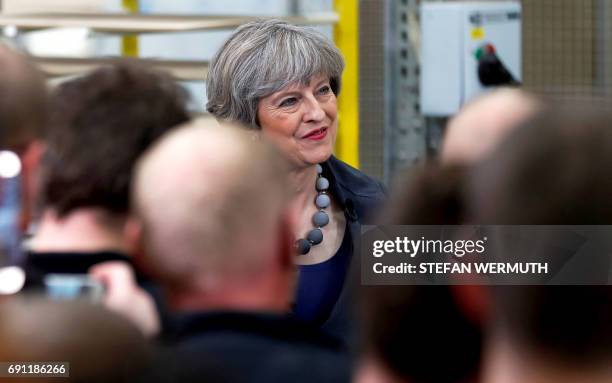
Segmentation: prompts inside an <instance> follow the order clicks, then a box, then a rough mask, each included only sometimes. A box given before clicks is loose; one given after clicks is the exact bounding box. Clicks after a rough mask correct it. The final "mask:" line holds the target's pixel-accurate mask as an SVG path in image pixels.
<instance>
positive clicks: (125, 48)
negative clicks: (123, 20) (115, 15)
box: [121, 0, 140, 57]
mask: <svg viewBox="0 0 612 383" xmlns="http://www.w3.org/2000/svg"><path fill="white" fill-rule="evenodd" d="M138 1H139V0H122V4H123V9H125V10H126V11H128V12H129V13H138V10H139V8H140V7H139V4H138ZM138 53H139V47H138V36H137V35H125V36H123V37H121V54H122V55H123V56H126V57H138Z"/></svg>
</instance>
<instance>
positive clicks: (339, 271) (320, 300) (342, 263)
mask: <svg viewBox="0 0 612 383" xmlns="http://www.w3.org/2000/svg"><path fill="white" fill-rule="evenodd" d="M352 252H353V246H352V242H351V234H350V231H349V230H348V227H347V228H346V229H345V231H344V237H343V239H342V244H341V245H340V248H339V249H338V252H336V254H335V255H334V256H333V257H331V258H329V259H328V260H326V261H325V262H321V263H317V264H314V265H301V266H299V271H300V274H299V283H298V287H297V292H296V304H295V307H294V309H293V312H294V315H295V317H296V318H297V319H299V320H301V321H304V322H309V323H312V324H315V325H317V326H320V325H322V324H323V323H324V322H325V321H326V320H327V318H329V315H330V314H331V311H332V309H333V308H334V305H335V304H336V302H337V301H338V297H340V293H341V292H342V288H343V287H344V280H345V277H346V272H347V270H348V265H349V262H350V259H351V254H352ZM303 256H307V255H303Z"/></svg>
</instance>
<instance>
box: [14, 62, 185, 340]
mask: <svg viewBox="0 0 612 383" xmlns="http://www.w3.org/2000/svg"><path fill="white" fill-rule="evenodd" d="M187 101H188V96H187V94H186V92H185V91H184V90H183V89H182V88H181V87H180V85H178V84H177V83H176V82H175V81H174V80H173V79H172V78H171V77H170V76H168V75H166V74H165V73H161V72H157V71H155V70H152V69H150V68H147V67H146V66H144V65H142V64H138V63H137V62H135V61H118V62H117V63H115V64H113V65H109V66H106V67H103V68H100V69H97V70H95V71H94V72H92V73H90V74H88V75H86V76H83V77H80V78H77V79H74V80H70V81H67V82H65V83H63V84H61V85H59V86H58V88H57V89H56V90H55V92H54V93H53V95H52V109H51V117H50V129H49V135H48V137H49V138H48V141H47V142H48V149H47V152H46V154H45V157H44V159H43V161H44V163H43V174H42V176H43V178H42V180H41V183H42V192H41V194H42V200H43V213H42V218H41V220H40V222H39V226H38V230H37V231H36V233H35V236H34V237H33V239H32V240H31V243H30V251H29V253H28V260H27V264H26V278H27V284H28V286H41V285H42V284H43V280H44V278H45V276H47V275H48V274H51V273H59V274H86V273H87V272H88V271H89V269H90V268H91V267H92V266H94V265H101V264H103V263H107V262H122V263H124V264H125V265H133V264H134V260H133V257H134V256H138V250H139V249H137V248H136V247H135V246H134V244H133V243H131V242H130V235H129V230H130V227H129V220H128V211H129V208H130V203H129V194H130V192H129V190H130V181H131V178H132V171H133V167H134V164H135V162H136V160H137V159H138V157H139V156H140V155H141V154H142V153H143V152H144V151H145V150H146V149H147V148H148V147H149V146H150V145H151V144H152V143H153V142H154V141H155V140H156V139H157V138H158V137H160V136H161V135H162V134H163V133H165V132H167V131H169V130H171V129H172V128H173V127H175V126H177V125H178V124H181V123H184V122H186V121H188V120H189V114H188V111H187ZM113 265H117V263H113V264H110V265H107V266H106V267H105V268H104V269H102V271H98V272H97V273H96V275H97V277H98V278H99V279H102V280H103V281H104V282H105V283H106V285H107V293H108V295H107V297H106V298H105V299H106V301H107V303H109V304H110V305H111V306H113V305H114V304H120V305H124V306H127V307H131V308H132V310H131V313H132V314H133V316H135V317H138V313H137V309H142V310H143V311H144V310H148V309H150V307H149V306H150V304H148V303H146V301H147V299H146V296H145V295H142V294H136V295H137V296H138V297H139V298H142V299H138V300H135V301H134V302H129V299H127V297H124V298H121V296H119V295H122V294H123V295H126V296H127V295H129V294H128V291H125V289H124V287H125V286H129V285H130V279H132V278H133V276H132V275H130V273H129V271H130V268H128V269H124V268H121V267H114V266H113ZM140 266H143V265H140ZM115 268H117V269H118V270H119V271H118V272H113V270H114V269H115ZM98 270H99V269H98ZM120 286H123V287H120ZM130 291H131V292H133V293H136V292H137V290H130ZM135 302H140V303H139V304H136V303H135ZM140 305H142V306H140ZM144 322H146V323H142V325H143V326H144V330H145V332H147V333H149V334H150V333H154V332H155V331H156V330H157V327H158V324H157V323H156V322H155V321H153V320H152V319H151V320H149V321H144Z"/></svg>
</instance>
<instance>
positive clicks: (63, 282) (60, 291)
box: [43, 274, 105, 303]
mask: <svg viewBox="0 0 612 383" xmlns="http://www.w3.org/2000/svg"><path fill="white" fill-rule="evenodd" d="M43 283H44V286H45V295H46V296H47V297H48V298H50V299H53V300H77V299H82V300H86V301H89V302H93V303H99V302H102V298H104V293H105V291H104V285H103V284H102V283H100V282H99V281H97V280H95V279H93V278H91V277H90V276H89V275H87V274H47V275H45V277H44V279H43Z"/></svg>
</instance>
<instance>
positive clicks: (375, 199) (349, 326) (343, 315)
mask: <svg viewBox="0 0 612 383" xmlns="http://www.w3.org/2000/svg"><path fill="white" fill-rule="evenodd" d="M323 169H324V170H323V173H324V174H325V175H326V176H327V177H329V178H330V192H331V194H332V195H333V196H334V197H335V198H336V200H337V201H338V202H339V203H340V205H341V206H342V208H343V210H344V216H345V218H346V222H347V229H348V230H349V231H350V235H351V239H352V242H353V249H352V250H353V251H352V259H351V263H350V266H349V271H348V272H347V278H346V281H345V285H344V289H343V290H342V293H341V294H340V297H339V298H338V301H337V302H336V305H335V306H334V308H333V310H332V312H331V314H330V316H329V318H328V319H327V321H326V322H325V323H324V324H323V326H322V329H323V331H324V332H326V333H327V334H328V335H330V336H332V337H334V338H336V339H339V340H340V341H342V342H343V344H345V345H346V346H352V345H354V343H355V342H356V339H355V334H354V332H355V325H356V323H355V320H354V319H353V315H352V314H353V310H354V308H353V303H354V302H355V297H354V295H355V293H356V290H357V288H358V287H359V283H360V267H359V265H360V262H359V246H358V245H359V239H360V235H361V225H362V224H371V223H372V222H371V219H372V216H373V215H374V214H375V213H376V209H377V208H378V207H380V205H381V204H382V203H383V202H384V200H385V197H386V194H387V191H386V188H385V186H384V185H383V184H382V183H381V182H379V181H377V180H375V179H374V178H372V177H370V176H368V175H366V174H365V173H363V172H361V171H359V170H357V169H355V168H353V167H351V166H350V165H348V164H346V163H344V162H342V161H340V160H338V159H337V158H335V157H334V156H332V157H330V159H329V160H327V161H326V162H325V163H324V164H323Z"/></svg>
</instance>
